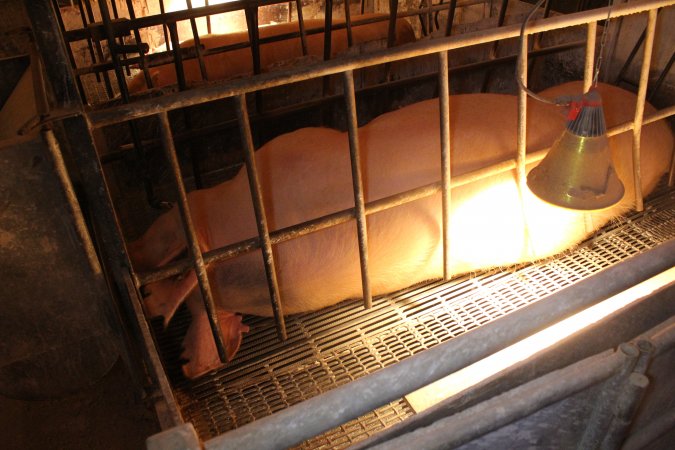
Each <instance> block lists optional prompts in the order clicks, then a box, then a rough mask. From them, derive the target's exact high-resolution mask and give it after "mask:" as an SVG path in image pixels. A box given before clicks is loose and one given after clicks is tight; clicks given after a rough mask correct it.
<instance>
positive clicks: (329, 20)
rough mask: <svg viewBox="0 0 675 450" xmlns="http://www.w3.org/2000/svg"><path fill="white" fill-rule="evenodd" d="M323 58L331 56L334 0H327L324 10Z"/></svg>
mask: <svg viewBox="0 0 675 450" xmlns="http://www.w3.org/2000/svg"><path fill="white" fill-rule="evenodd" d="M323 30H324V35H323V59H324V61H328V60H329V59H330V56H331V52H332V50H331V44H332V40H333V0H326V3H325V12H324V26H323Z"/></svg>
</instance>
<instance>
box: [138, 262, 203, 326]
mask: <svg viewBox="0 0 675 450" xmlns="http://www.w3.org/2000/svg"><path fill="white" fill-rule="evenodd" d="M195 286H197V276H196V275H195V273H194V271H192V270H191V271H189V272H188V273H187V274H185V275H183V276H182V277H178V278H169V279H168V280H162V281H158V282H156V283H151V284H149V285H148V286H146V287H145V294H146V295H145V299H144V301H143V304H144V307H145V311H146V313H147V314H148V315H149V316H150V317H159V316H162V317H164V326H165V327H166V326H167V325H168V323H169V320H171V318H172V317H173V315H174V314H175V313H176V310H177V309H178V307H179V306H180V304H181V303H183V301H184V300H185V298H186V297H187V296H188V295H189V294H190V292H192V290H193V289H194V288H195Z"/></svg>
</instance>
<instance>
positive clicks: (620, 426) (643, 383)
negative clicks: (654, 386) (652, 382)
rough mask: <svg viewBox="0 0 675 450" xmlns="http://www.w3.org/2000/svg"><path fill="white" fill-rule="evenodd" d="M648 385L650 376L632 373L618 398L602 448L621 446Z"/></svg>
mask: <svg viewBox="0 0 675 450" xmlns="http://www.w3.org/2000/svg"><path fill="white" fill-rule="evenodd" d="M648 386H649V378H647V377H646V376H644V375H643V374H640V373H632V374H630V376H629V377H628V380H627V382H625V383H624V386H623V389H622V391H621V393H620V394H619V397H618V398H617V401H616V406H615V413H614V414H615V415H614V420H612V423H611V424H610V426H609V429H608V430H607V434H606V435H605V439H604V440H603V441H602V444H601V445H600V449H602V450H610V449H612V450H618V449H620V448H621V445H622V444H623V442H624V441H625V440H626V436H627V435H628V430H629V428H630V425H631V422H632V421H633V417H634V416H635V413H636V412H637V409H638V407H639V406H640V403H641V401H642V398H643V397H644V394H645V391H646V390H647V387H648Z"/></svg>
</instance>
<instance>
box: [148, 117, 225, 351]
mask: <svg viewBox="0 0 675 450" xmlns="http://www.w3.org/2000/svg"><path fill="white" fill-rule="evenodd" d="M158 116H159V129H160V134H161V139H162V148H163V149H164V153H165V155H166V159H167V160H168V161H169V165H170V167H171V175H172V178H173V183H174V185H175V188H176V191H177V193H178V209H179V211H180V215H181V218H182V219H183V230H184V231H185V237H186V239H187V242H188V252H189V253H190V258H191V259H192V262H193V264H194V271H195V274H196V275H197V281H198V282H199V288H200V290H201V294H202V300H203V301H204V307H205V309H206V314H207V316H208V318H209V324H210V325H211V332H212V333H213V339H214V341H215V343H216V349H217V350H218V356H219V357H220V361H221V362H228V361H227V352H226V351H225V344H224V343H223V336H222V333H221V330H220V326H219V324H218V316H217V314H216V304H215V302H214V300H213V294H212V292H211V285H210V283H209V278H208V276H207V274H206V265H205V264H204V256H203V255H202V251H201V249H200V247H199V238H198V237H197V232H196V230H195V226H194V223H193V222H192V216H191V215H190V205H189V203H188V199H187V193H186V192H185V185H184V184H183V180H182V176H181V173H180V165H179V163H178V156H177V155H176V147H175V145H174V142H173V135H172V132H171V124H170V123H169V115H168V113H167V112H166V111H163V112H161V113H159V114H158Z"/></svg>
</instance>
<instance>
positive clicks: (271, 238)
mask: <svg viewBox="0 0 675 450" xmlns="http://www.w3.org/2000/svg"><path fill="white" fill-rule="evenodd" d="M673 4H675V0H642V1H635V2H630V3H627V4H622V5H618V6H615V7H614V8H613V9H612V11H611V17H612V18H616V17H622V16H626V15H629V14H635V13H639V12H643V11H649V24H650V25H649V26H648V29H647V35H646V41H645V56H644V61H643V69H642V72H641V74H642V75H641V78H640V87H639V90H638V98H637V106H636V113H635V118H634V121H632V122H630V123H626V124H622V125H620V126H618V127H615V128H614V129H611V130H609V134H610V135H613V134H616V133H618V132H623V131H626V130H629V129H630V130H632V131H633V157H634V177H635V184H636V199H635V202H636V207H637V209H638V210H641V209H642V193H641V191H640V189H639V186H640V165H639V154H640V132H641V129H642V125H643V124H644V123H646V122H648V121H652V120H657V119H660V118H663V117H667V116H670V115H673V114H674V113H675V107H670V108H667V109H665V110H662V111H661V112H659V113H658V114H656V115H654V116H652V117H650V118H647V120H645V118H644V117H643V114H644V104H645V94H646V85H647V75H648V72H649V63H650V59H651V48H652V44H653V40H654V24H655V22H656V15H657V9H658V8H662V7H666V6H670V5H673ZM607 14H608V10H607V8H602V9H596V10H592V11H587V12H582V13H574V14H570V15H566V16H558V17H554V18H549V19H545V20H537V21H534V22H532V24H531V25H530V26H528V28H527V30H526V34H527V35H531V34H535V33H540V32H544V31H549V30H555V29H560V28H564V27H570V26H576V25H586V24H587V25H588V40H589V43H588V45H587V46H586V69H585V71H584V73H585V79H584V86H585V87H586V88H588V87H589V86H590V84H591V77H592V73H593V70H592V69H593V61H594V49H595V45H594V42H595V31H596V26H597V21H599V20H605V19H606V18H607ZM519 28H520V27H519V25H512V26H504V27H501V28H498V29H492V30H487V31H479V32H474V33H468V34H463V35H459V36H452V37H446V38H441V39H437V40H432V41H426V42H419V43H416V44H411V45H408V46H405V47H399V48H393V49H387V50H384V51H380V52H376V53H372V54H366V55H359V56H355V57H352V58H348V59H342V60H339V61H338V60H334V61H327V62H323V63H320V64H316V65H312V66H307V67H302V68H299V69H297V70H294V71H285V72H275V73H270V74H262V75H258V76H256V77H253V78H250V79H246V80H236V81H232V82H229V83H222V84H218V85H213V86H208V87H205V88H203V89H200V90H192V91H183V92H178V93H174V94H169V95H166V96H164V97H161V98H154V99H149V100H142V101H138V102H134V103H131V104H125V105H120V106H117V107H113V108H108V109H104V110H99V111H89V112H87V113H86V115H87V117H88V120H89V124H90V126H91V127H92V128H100V127H104V126H107V125H111V124H115V123H120V122H125V121H129V120H134V119H139V118H142V117H149V116H158V117H159V120H160V124H161V131H162V141H163V146H164V149H165V151H166V154H167V158H168V159H169V161H171V162H172V164H171V169H172V173H173V178H174V181H175V183H176V186H177V189H178V191H179V194H180V195H179V207H180V210H181V214H182V217H183V226H184V231H185V234H186V236H187V237H188V242H189V249H190V257H189V258H187V259H182V260H180V261H177V262H174V263H171V264H168V265H167V266H165V267H162V268H159V269H157V270H154V271H151V272H147V273H140V274H133V277H134V280H135V284H136V287H137V288H140V287H141V286H143V285H145V284H148V283H151V282H154V281H158V280H161V279H166V278H168V277H171V276H174V275H177V274H180V273H182V272H184V271H186V270H190V269H194V270H195V271H196V273H197V278H198V280H199V286H200V288H201V291H202V296H203V300H204V304H205V308H206V310H207V312H208V316H209V319H210V322H211V326H212V329H213V334H214V336H215V338H216V344H217V348H218V351H219V354H220V355H221V359H222V360H223V362H225V357H224V355H225V351H224V346H223V343H222V339H221V336H220V331H219V327H218V325H217V318H216V315H215V306H214V302H213V297H212V295H211V292H210V284H209V280H208V277H207V276H206V271H205V266H206V265H208V264H210V263H216V262H218V261H222V260H225V259H229V258H232V257H235V256H237V255H240V254H243V253H246V252H250V251H253V250H255V249H259V248H260V249H262V251H263V255H264V261H265V268H266V273H267V281H268V286H269V290H270V298H271V300H272V305H273V311H274V315H275V320H276V324H277V331H278V335H279V337H280V338H281V339H285V337H286V332H285V323H284V318H283V312H282V311H283V299H282V298H281V297H280V294H279V288H278V285H277V281H276V267H275V262H274V258H273V255H272V251H271V246H272V245H274V244H277V243H280V242H283V241H286V240H289V239H293V238H297V237H300V236H303V235H305V234H308V233H312V232H315V231H318V230H321V229H325V228H328V227H331V226H335V225H338V224H340V223H344V222H346V221H349V220H353V219H355V220H356V221H357V230H358V240H359V249H360V252H359V254H360V266H361V276H362V284H363V286H362V288H363V289H362V291H363V298H364V305H365V306H366V307H368V306H369V305H370V301H371V293H370V287H369V276H368V249H367V236H366V227H365V224H366V217H367V216H368V215H369V214H373V213H374V212H377V211H381V210H383V209H388V208H392V207H395V206H397V205H400V204H403V203H407V202H410V201H413V200H417V199H420V198H424V197H428V196H431V195H434V194H436V193H438V192H441V193H442V195H443V217H444V219H443V236H444V239H443V251H444V256H445V258H444V266H445V268H444V277H445V278H446V279H447V278H449V277H450V276H451V275H452V274H451V273H450V272H449V269H448V256H447V255H448V254H449V246H450V242H449V239H448V227H449V223H448V222H449V218H448V217H449V208H450V201H451V188H452V187H456V186H459V185H462V184H466V183H468V182H470V181H474V180H478V179H482V178H485V177H488V176H491V175H494V174H495V173H501V172H505V171H510V170H513V169H514V168H515V169H516V173H517V180H518V185H519V187H520V189H527V187H526V186H525V166H526V164H529V163H531V162H535V161H538V160H540V159H541V158H543V156H544V155H545V153H546V151H547V150H546V149H544V150H540V151H538V152H535V153H530V154H529V155H527V154H526V148H525V147H526V145H525V136H526V133H527V129H526V117H527V110H526V94H525V92H520V95H519V101H518V134H517V136H518V138H517V156H516V158H515V160H512V161H506V162H504V163H501V164H499V165H496V166H493V167H489V168H485V169H481V170H478V171H476V172H472V173H469V174H465V175H463V176H461V177H456V178H454V179H452V180H451V179H450V160H449V155H450V141H449V86H448V75H447V74H448V71H447V67H448V65H447V51H448V50H452V49H457V48H463V47H468V46H471V45H475V44H482V43H486V42H496V41H498V40H502V39H508V38H513V37H517V36H518V35H519V31H520V30H519ZM522 50H523V51H524V55H526V54H527V39H524V40H523V45H522ZM429 54H437V55H438V58H439V67H440V68H441V70H440V74H439V86H440V89H439V101H440V106H441V108H440V121H441V150H442V167H441V173H442V174H443V177H442V180H441V181H439V182H438V183H432V184H429V185H427V186H423V187H420V188H417V189H413V190H410V191H406V192H403V193H401V194H397V195H393V196H390V197H387V198H384V199H381V200H378V201H375V202H369V203H364V199H363V188H362V182H361V169H360V166H359V157H358V151H359V149H358V144H359V139H358V128H357V127H356V123H357V111H356V104H355V101H354V84H353V76H352V72H353V71H354V70H356V69H360V68H364V67H369V66H372V65H376V64H383V63H390V62H394V61H399V60H402V59H406V58H412V57H416V56H421V55H429ZM520 64H521V70H522V72H521V73H523V74H525V79H526V71H527V57H524V58H522V60H521V61H520ZM340 73H341V74H343V82H344V95H345V101H346V109H347V117H348V123H349V130H348V135H349V147H350V154H351V161H352V176H353V191H354V197H355V205H356V206H355V207H354V208H349V209H346V210H343V211H338V212H335V213H333V214H329V215H326V216H323V217H319V218H316V219H313V220H310V221H307V222H303V223H300V224H297V225H294V226H290V227H287V228H285V229H280V230H275V231H272V232H270V231H269V229H268V227H267V219H266V213H265V208H264V206H263V204H262V194H261V186H260V183H259V181H258V178H259V175H258V171H257V168H256V165H255V158H254V157H253V150H254V149H253V144H252V140H251V139H250V135H251V129H250V124H249V120H248V112H247V109H246V101H245V94H247V93H254V92H256V91H258V90H261V89H266V88H270V87H275V86H281V85H285V84H290V83H294V82H297V81H302V80H307V79H312V78H319V77H323V76H327V75H333V74H340ZM229 97H234V98H235V100H236V103H237V111H238V114H237V117H238V123H239V128H240V132H241V136H242V142H243V143H244V152H245V155H246V157H245V160H246V161H245V165H246V170H247V172H248V174H249V181H250V184H251V186H250V188H251V194H252V197H253V202H254V207H255V212H256V219H257V223H258V237H257V238H252V239H248V240H245V241H241V242H238V243H235V244H231V245H228V246H226V247H222V248H217V249H212V250H209V251H208V252H205V253H203V252H202V251H201V249H200V247H199V241H198V237H197V235H196V233H195V230H194V226H193V225H192V224H191V221H190V217H189V204H188V201H187V197H186V195H185V185H184V182H183V180H182V177H181V174H180V168H179V167H178V163H177V156H176V150H175V146H174V143H173V137H172V134H171V129H170V125H169V122H168V119H167V113H168V112H169V111H171V110H174V109H178V108H183V107H186V106H193V105H197V104H201V103H205V102H209V101H213V100H218V99H224V98H229Z"/></svg>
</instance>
